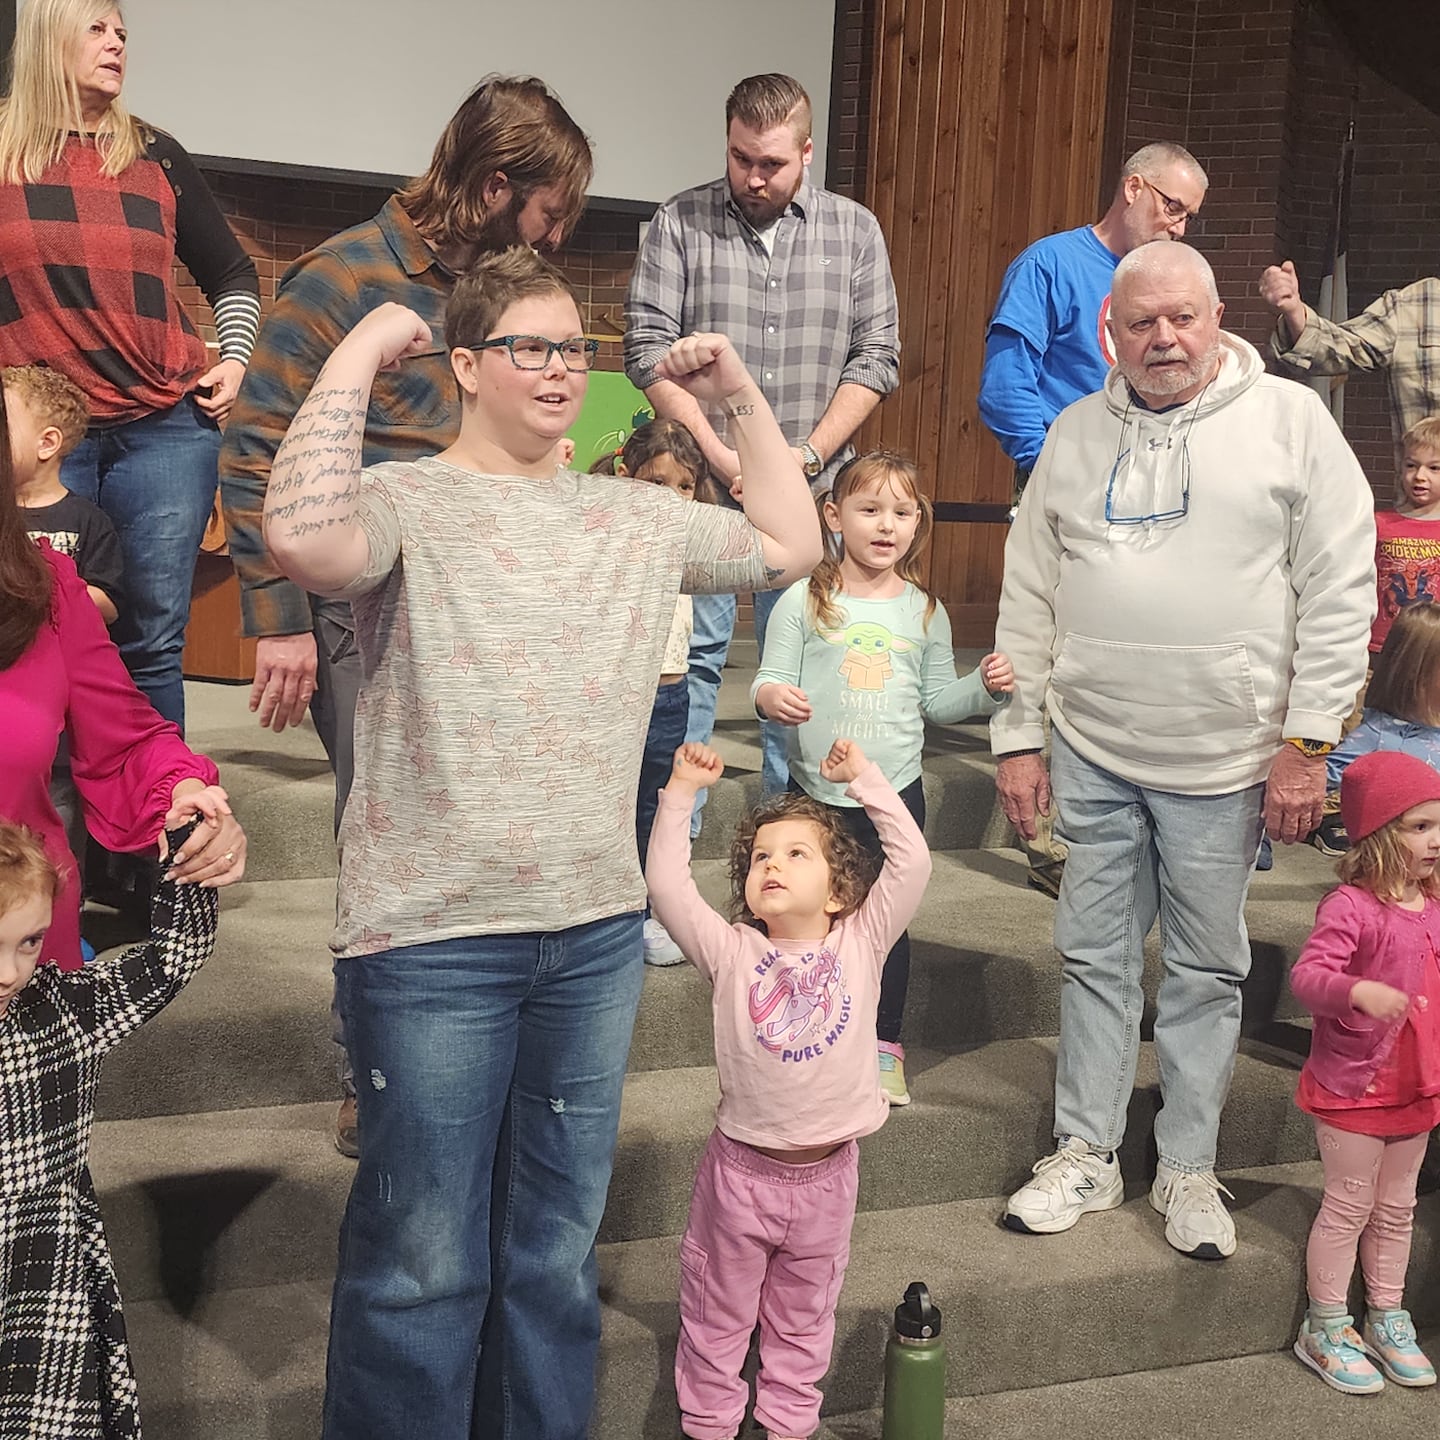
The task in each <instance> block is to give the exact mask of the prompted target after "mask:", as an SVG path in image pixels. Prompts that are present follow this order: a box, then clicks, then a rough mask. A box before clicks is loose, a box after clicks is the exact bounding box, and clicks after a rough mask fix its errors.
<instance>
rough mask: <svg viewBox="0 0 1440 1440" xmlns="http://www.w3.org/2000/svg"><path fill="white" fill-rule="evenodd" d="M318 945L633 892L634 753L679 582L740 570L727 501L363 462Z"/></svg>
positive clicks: (369, 943) (745, 564)
mask: <svg viewBox="0 0 1440 1440" xmlns="http://www.w3.org/2000/svg"><path fill="white" fill-rule="evenodd" d="M358 517H359V521H360V524H361V525H362V527H363V528H364V530H365V533H366V536H367V538H368V540H369V546H370V560H369V564H368V566H367V568H366V572H365V574H364V575H362V576H361V577H360V579H359V580H357V581H356V582H355V584H354V585H353V586H351V587H350V589H349V590H348V591H347V592H346V593H347V594H348V595H349V596H350V597H351V599H352V600H353V601H354V607H355V633H356V637H357V639H358V641H359V645H360V651H361V657H362V664H363V677H364V678H363V681H362V684H361V691H360V698H359V702H358V704H357V705H356V709H355V783H354V788H353V789H352V790H351V792H350V800H349V803H348V804H347V806H346V808H345V818H344V820H343V822H342V824H341V827H340V893H339V908H338V914H337V919H336V928H335V934H334V937H333V939H332V941H331V946H332V949H334V951H335V953H336V954H337V955H340V956H342V957H343V956H347V955H358V954H370V953H373V952H375V951H378V950H388V949H394V948H397V947H400V946H404V945H417V944H424V943H426V942H429V941H432V940H445V939H454V938H458V937H460V936H466V935H484V934H515V933H525V932H538V931H554V930H561V929H565V928H567V927H569V926H572V925H582V924H586V923H588V922H590V921H593V920H601V919H605V918H606V917H608V916H611V915H619V914H622V913H624V912H625V911H627V910H638V909H639V908H640V907H641V906H643V905H644V903H645V885H644V881H643V879H642V877H641V873H640V863H639V859H638V857H637V856H636V853H635V841H634V835H635V791H636V788H637V786H638V784H639V773H640V754H641V749H642V747H643V744H644V740H645V731H646V726H647V724H648V722H649V716H650V709H651V706H652V705H653V703H654V700H655V688H656V684H657V682H658V680H659V676H660V662H661V656H662V653H663V651H664V647H665V638H666V635H667V634H668V632H669V629H670V622H671V617H672V616H673V615H674V613H675V601H676V597H677V595H678V594H679V593H680V591H681V590H682V588H683V589H684V590H685V591H686V592H688V593H693V594H701V593H711V592H722V591H747V590H752V589H762V588H763V587H764V585H765V583H766V581H765V564H764V558H763V555H762V553H761V548H760V535H759V532H758V531H757V530H755V529H754V527H753V526H751V524H750V523H749V521H747V520H746V519H745V517H744V516H743V515H742V514H739V513H737V512H736V511H733V510H728V509H722V508H720V507H719V506H715V505H694V504H686V503H684V502H683V501H681V500H680V499H679V497H678V496H676V495H675V494H673V493H672V492H671V491H669V490H667V489H665V488H664V487H663V486H659V485H646V484H643V483H641V482H640V481H633V482H629V483H627V482H625V481H623V480H617V479H615V478H614V477H613V476H598V475H597V476H592V475H580V474H576V473H575V472H574V471H561V472H559V473H557V474H555V475H551V476H547V477H545V478H544V479H519V478H515V477H507V476H494V475H477V474H475V473H473V472H472V471H468V470H462V469H459V468H458V467H456V466H454V465H450V464H447V463H446V462H444V461H441V460H438V459H426V460H420V461H415V462H397V463H391V464H385V465H376V466H374V467H372V468H370V469H368V470H366V471H365V472H364V473H363V476H362V479H361V488H360V498H359V506H358Z"/></svg>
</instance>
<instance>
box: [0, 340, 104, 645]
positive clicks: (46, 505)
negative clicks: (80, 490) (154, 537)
mask: <svg viewBox="0 0 1440 1440" xmlns="http://www.w3.org/2000/svg"><path fill="white" fill-rule="evenodd" d="M0 382H3V384H4V386H5V408H6V413H7V416H8V418H9V422H10V453H11V460H12V465H13V473H14V477H15V499H16V500H17V501H18V502H19V505H20V508H21V509H22V510H23V511H24V519H25V528H26V530H28V531H29V532H30V534H31V536H32V537H33V538H34V539H37V540H39V539H44V540H48V541H49V542H50V547H51V549H53V550H56V551H58V552H59V553H60V554H61V555H68V556H69V557H70V558H71V559H72V560H73V561H74V562H75V568H76V569H77V570H78V571H79V572H80V578H81V579H82V580H83V581H84V582H85V586H86V588H87V589H88V590H89V591H90V598H91V599H92V600H93V601H94V602H95V608H96V609H97V610H99V612H100V614H101V615H102V616H103V617H104V620H105V623H106V624H107V625H113V624H114V623H115V618H116V616H117V615H118V614H119V609H118V606H119V604H120V600H121V589H120V581H121V560H120V539H119V536H117V535H116V533H115V527H114V526H113V525H112V524H111V523H110V517H109V516H108V515H106V514H105V512H104V511H103V510H102V509H101V508H100V507H99V506H98V505H95V504H93V503H92V502H91V501H89V500H86V499H83V498H82V497H81V496H79V495H72V494H71V493H70V492H69V491H68V490H67V489H66V488H65V487H64V485H62V484H61V483H60V462H61V461H62V460H64V458H65V457H66V456H67V455H68V454H69V453H70V452H71V451H72V450H73V449H74V448H75V447H76V446H77V445H78V444H79V443H80V442H81V441H82V440H83V439H84V438H85V429H86V426H87V425H88V424H89V423H90V407H89V406H88V405H87V404H86V403H85V396H84V395H83V394H82V393H81V392H80V390H79V388H78V387H77V386H76V385H74V384H73V383H72V382H71V381H69V380H67V379H66V378H65V376H63V375H61V374H60V373H59V371H57V370H47V369H46V368H45V367H44V366H41V365H14V366H10V367H8V368H7V369H5V370H3V371H0Z"/></svg>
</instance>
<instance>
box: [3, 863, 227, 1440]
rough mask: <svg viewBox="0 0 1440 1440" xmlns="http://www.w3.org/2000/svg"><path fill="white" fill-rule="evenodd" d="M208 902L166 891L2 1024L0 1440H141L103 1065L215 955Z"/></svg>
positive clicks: (32, 992)
mask: <svg viewBox="0 0 1440 1440" xmlns="http://www.w3.org/2000/svg"><path fill="white" fill-rule="evenodd" d="M216 908H217V907H216V897H215V891H213V890H202V889H200V888H199V887H198V886H194V885H184V886H176V885H173V884H162V885H161V886H160V887H159V890H158V892H157V894H156V897H155V908H154V911H153V914H152V919H151V936H150V940H149V941H148V942H147V943H146V944H144V945H137V946H136V947H135V948H134V949H131V950H127V951H126V952H125V953H124V954H122V955H118V956H116V957H115V958H114V959H113V960H107V961H103V962H97V963H95V964H92V965H87V966H86V967H85V968H84V969H83V970H77V971H71V972H68V973H62V972H61V971H60V970H59V969H57V968H56V967H55V966H54V965H44V966H41V967H40V968H39V969H37V970H36V972H35V977H34V979H33V980H32V981H31V982H30V984H29V985H27V986H26V987H25V989H24V990H22V991H21V992H20V993H19V994H18V995H17V996H16V997H15V998H14V999H13V1000H12V1001H11V1002H10V1007H9V1010H8V1012H7V1013H6V1014H5V1015H4V1016H3V1017H0V1098H3V1108H0V1440H22V1437H24V1440H89V1437H104V1440H114V1437H126V1440H139V1435H140V1412H139V1409H138V1408H137V1403H136V1393H135V1376H134V1372H133V1371H132V1369H131V1366H130V1348H129V1345H128V1344H127V1342H126V1339H125V1319H124V1316H123V1315H122V1314H121V1310H120V1291H119V1289H118V1287H117V1286H116V1283H115V1270H114V1266H113V1265H112V1264H111V1260H110V1249H109V1246H108V1245H107V1244H106V1243H105V1229H104V1226H103V1225H102V1224H101V1220H100V1208H99V1206H98V1204H97V1203H96V1200H95V1187H94V1186H93V1185H92V1184H91V1181H90V1170H89V1168H88V1165H87V1163H86V1162H87V1160H88V1158H89V1153H90V1125H91V1121H92V1119H93V1116H94V1111H95V1090H96V1086H97V1085H98V1083H99V1080H100V1062H101V1060H102V1058H103V1057H104V1055H105V1052H106V1051H108V1050H109V1049H110V1048H111V1047H112V1046H114V1045H116V1044H117V1043H118V1042H119V1041H121V1040H123V1039H124V1038H125V1036H126V1035H128V1034H129V1033H130V1032H131V1031H132V1030H135V1029H138V1028H139V1027H140V1026H141V1025H143V1024H144V1023H145V1021H147V1020H149V1019H151V1018H152V1017H154V1016H155V1015H158V1014H159V1013H160V1011H161V1010H163V1009H164V1008H165V1006H166V1005H168V1004H169V1003H170V1001H171V1000H173V999H174V998H175V996H176V995H178V994H179V993H180V990H181V988H182V987H183V986H184V985H185V983H186V981H187V980H189V979H190V977H191V976H192V975H194V974H195V972H196V971H197V970H198V969H199V968H200V966H201V965H203V964H204V963H205V960H206V958H207V957H208V956H209V954H210V951H211V949H212V948H213V946H214V943H215V922H216Z"/></svg>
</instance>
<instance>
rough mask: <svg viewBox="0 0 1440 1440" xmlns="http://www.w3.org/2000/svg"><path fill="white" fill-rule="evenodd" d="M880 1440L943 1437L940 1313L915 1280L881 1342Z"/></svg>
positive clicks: (933, 1439) (921, 1439)
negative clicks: (882, 1414)
mask: <svg viewBox="0 0 1440 1440" xmlns="http://www.w3.org/2000/svg"><path fill="white" fill-rule="evenodd" d="M880 1435H881V1440H944V1437H945V1342H944V1341H943V1340H941V1338H940V1312H939V1310H937V1309H936V1308H935V1306H934V1305H932V1304H931V1303H930V1292H929V1290H927V1289H926V1288H925V1286H924V1285H922V1284H921V1283H920V1281H918V1280H916V1281H915V1282H914V1283H913V1284H912V1285H911V1286H910V1287H909V1288H908V1289H907V1290H906V1291H905V1303H904V1304H903V1305H900V1306H899V1307H898V1308H897V1309H896V1311H895V1328H894V1330H893V1331H892V1332H891V1335H890V1339H889V1341H888V1342H887V1343H886V1346H885V1424H884V1426H883V1428H882V1429H881V1432H880Z"/></svg>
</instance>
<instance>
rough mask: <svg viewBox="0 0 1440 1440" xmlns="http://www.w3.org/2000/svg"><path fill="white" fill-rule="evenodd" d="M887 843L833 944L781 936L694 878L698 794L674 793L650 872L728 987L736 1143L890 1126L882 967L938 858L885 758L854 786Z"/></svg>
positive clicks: (722, 995)
mask: <svg viewBox="0 0 1440 1440" xmlns="http://www.w3.org/2000/svg"><path fill="white" fill-rule="evenodd" d="M846 793H847V794H848V795H850V796H851V797H852V798H853V799H855V800H858V801H859V802H860V803H861V804H862V805H863V806H864V807H865V810H866V813H867V814H868V815H869V816H870V818H871V820H872V821H873V822H874V824H875V828H876V830H877V831H878V832H879V835H880V840H881V843H882V844H883V845H884V847H885V865H884V868H883V869H882V870H881V872H880V878H879V879H878V880H877V881H876V882H875V884H874V885H873V886H872V887H871V890H870V893H869V894H868V895H867V896H866V897H865V902H864V904H862V905H861V907H860V908H859V910H857V911H856V912H855V913H854V914H853V915H851V916H849V917H848V918H847V919H845V920H842V921H841V922H840V923H839V924H838V925H837V926H835V928H834V929H833V930H831V931H830V933H829V934H828V935H827V936H826V937H825V938H824V940H822V941H819V942H818V943H817V942H813V941H810V942H803V943H802V942H773V943H772V942H771V941H770V940H769V939H768V938H767V937H766V935H765V934H764V932H763V931H760V930H757V929H755V928H754V927H753V926H751V925H730V924H727V923H726V921H725V920H723V919H722V918H721V917H720V916H719V915H717V914H716V913H715V911H714V910H712V909H711V908H710V906H709V905H707V904H706V903H705V901H704V900H703V899H702V898H701V896H700V892H699V891H698V890H697V889H696V888H695V881H694V880H693V879H692V878H691V875H690V810H691V802H690V800H689V798H687V797H685V796H681V795H676V794H674V793H672V792H671V791H670V790H668V789H667V790H662V791H661V792H660V810H659V814H658V815H657V816H656V819H655V829H654V831H653V832H652V834H651V836H650V854H649V856H648V859H647V864H646V870H645V878H646V881H647V882H648V884H649V887H650V899H651V904H652V906H653V907H654V911H655V914H656V915H657V916H658V917H659V919H660V922H661V924H663V925H664V926H665V928H666V929H667V930H668V931H669V932H670V934H671V936H672V937H673V939H674V940H675V943H676V944H677V945H679V947H680V948H681V950H683V951H684V953H685V955H686V957H687V958H688V959H689V960H690V962H691V963H692V964H693V965H694V966H695V968H696V969H697V970H699V971H700V973H701V974H702V975H704V976H705V977H706V979H708V980H709V981H710V984H711V987H712V989H713V992H714V998H713V1002H712V1003H713V1010H714V1017H715V1063H716V1065H717V1067H718V1068H719V1071H720V1105H719V1108H718V1110H717V1111H716V1116H715V1123H716V1125H717V1126H718V1127H719V1128H720V1130H721V1131H722V1132H723V1133H724V1134H726V1135H728V1136H729V1137H730V1138H731V1139H732V1140H738V1141H740V1142H741V1143H742V1144H745V1145H759V1146H763V1147H765V1148H766V1149H774V1150H803V1149H808V1148H810V1147H812V1146H818V1145H830V1144H838V1143H840V1142H841V1141H845V1140H853V1139H855V1138H857V1137H858V1136H861V1135H868V1134H870V1132H871V1131H872V1130H878V1129H879V1128H880V1126H881V1125H883V1124H884V1123H885V1117H886V1114H887V1113H888V1109H889V1107H888V1106H887V1105H886V1103H885V1099H884V1097H883V1096H882V1095H881V1093H880V1072H879V1067H878V1065H877V1063H876V1059H875V1044H876V1041H875V1010H876V1006H877V1005H878V1004H879V1000H880V971H881V968H882V967H883V966H884V964H885V957H886V955H887V954H889V951H890V947H891V946H892V945H893V944H894V943H895V941H896V940H898V939H899V938H900V934H901V932H902V931H903V930H904V929H905V927H906V926H907V925H909V923H910V921H911V920H912V919H913V918H914V915H915V912H916V910H918V909H919V908H920V900H921V897H922V896H923V895H924V894H925V884H926V882H927V881H928V880H929V878H930V852H929V850H927V849H926V847H925V838H924V836H923V835H921V833H920V831H919V828H918V827H917V826H916V824H915V822H914V820H912V819H911V817H910V813H909V811H907V810H906V809H905V806H904V805H903V804H902V803H901V801H900V797H899V796H898V795H896V793H895V791H894V789H893V788H892V787H891V785H890V782H889V781H888V780H886V778H885V776H884V775H883V774H882V773H881V770H880V767H879V766H878V765H876V764H874V763H873V762H872V763H871V764H870V766H869V767H868V768H867V769H866V770H865V771H864V772H863V773H862V774H861V775H860V776H859V777H858V778H857V779H856V780H855V782H854V783H853V784H852V785H851V786H850V787H849V789H848V790H847V792H846Z"/></svg>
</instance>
